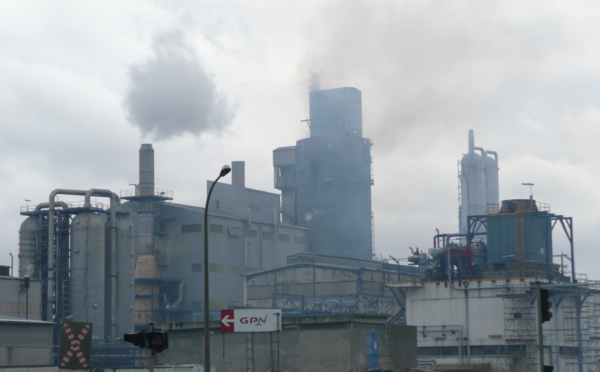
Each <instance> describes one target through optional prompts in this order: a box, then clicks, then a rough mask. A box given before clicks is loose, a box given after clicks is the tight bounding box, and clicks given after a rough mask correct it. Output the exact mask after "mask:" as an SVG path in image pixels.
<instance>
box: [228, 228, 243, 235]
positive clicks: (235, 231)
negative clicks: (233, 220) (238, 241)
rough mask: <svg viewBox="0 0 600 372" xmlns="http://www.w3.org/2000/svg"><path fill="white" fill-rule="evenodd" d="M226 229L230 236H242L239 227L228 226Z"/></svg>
mask: <svg viewBox="0 0 600 372" xmlns="http://www.w3.org/2000/svg"><path fill="white" fill-rule="evenodd" d="M227 231H229V235H231V236H242V228H241V227H238V226H229V228H228V229H227Z"/></svg>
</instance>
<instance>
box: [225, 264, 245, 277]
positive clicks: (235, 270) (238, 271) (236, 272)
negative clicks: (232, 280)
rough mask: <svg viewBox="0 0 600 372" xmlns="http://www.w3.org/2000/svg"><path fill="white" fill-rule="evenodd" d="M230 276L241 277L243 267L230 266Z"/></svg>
mask: <svg viewBox="0 0 600 372" xmlns="http://www.w3.org/2000/svg"><path fill="white" fill-rule="evenodd" d="M228 271H229V274H232V275H240V274H241V273H242V269H241V267H239V266H237V265H229V270H228Z"/></svg>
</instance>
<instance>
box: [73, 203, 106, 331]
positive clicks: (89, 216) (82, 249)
mask: <svg viewBox="0 0 600 372" xmlns="http://www.w3.org/2000/svg"><path fill="white" fill-rule="evenodd" d="M105 252H106V237H105V228H104V219H103V218H102V217H101V216H99V215H98V214H96V213H93V212H82V213H79V214H78V215H77V216H75V218H74V219H73V221H72V222H71V314H72V315H73V320H75V321H81V322H92V323H94V335H93V339H96V340H98V339H100V340H101V339H104V333H105V328H104V324H105V323H104V318H105V309H104V304H105V302H104V296H105V287H106V286H105V282H106V281H105V278H106V273H105V269H106V268H105V266H106V265H105V262H106V254H105Z"/></svg>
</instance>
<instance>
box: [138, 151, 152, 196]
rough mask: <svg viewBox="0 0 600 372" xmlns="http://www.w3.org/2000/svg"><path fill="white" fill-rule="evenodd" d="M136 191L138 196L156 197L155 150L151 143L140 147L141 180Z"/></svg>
mask: <svg viewBox="0 0 600 372" xmlns="http://www.w3.org/2000/svg"><path fill="white" fill-rule="evenodd" d="M136 191H137V192H136V195H137V196H152V195H154V149H153V148H152V144H150V143H143V144H142V147H140V180H139V183H138V186H137V190H136Z"/></svg>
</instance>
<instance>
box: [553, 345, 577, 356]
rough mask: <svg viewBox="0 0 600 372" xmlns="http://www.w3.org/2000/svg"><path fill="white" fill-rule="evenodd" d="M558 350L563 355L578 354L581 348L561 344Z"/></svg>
mask: <svg viewBox="0 0 600 372" xmlns="http://www.w3.org/2000/svg"><path fill="white" fill-rule="evenodd" d="M558 352H559V353H560V355H561V356H565V357H566V356H578V355H579V348H578V347H575V346H559V348H558Z"/></svg>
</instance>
